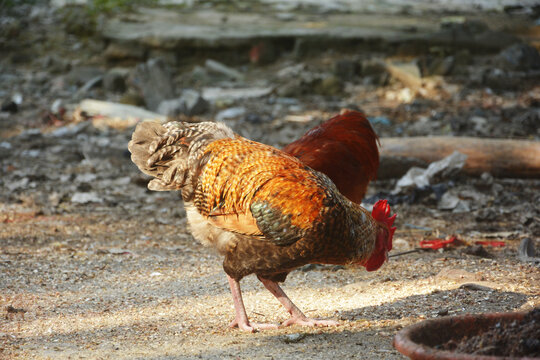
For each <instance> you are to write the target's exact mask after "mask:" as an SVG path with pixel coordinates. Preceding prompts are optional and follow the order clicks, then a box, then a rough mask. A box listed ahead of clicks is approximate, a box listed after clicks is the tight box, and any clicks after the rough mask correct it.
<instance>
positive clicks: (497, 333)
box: [437, 308, 540, 358]
mask: <svg viewBox="0 0 540 360" xmlns="http://www.w3.org/2000/svg"><path fill="white" fill-rule="evenodd" d="M437 348H438V349H442V350H449V351H453V352H456V353H463V354H477V355H492V356H510V357H514V358H515V357H528V358H538V357H540V308H536V309H534V310H532V311H530V312H529V313H527V314H526V315H525V317H524V318H523V319H522V320H521V321H512V322H499V323H497V324H495V325H494V326H492V327H490V328H488V329H485V331H483V332H482V333H480V334H478V335H476V336H471V337H464V338H462V339H461V340H459V341H455V340H450V341H448V342H447V343H445V344H442V345H440V346H437Z"/></svg>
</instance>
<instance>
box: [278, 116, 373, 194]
mask: <svg viewBox="0 0 540 360" xmlns="http://www.w3.org/2000/svg"><path fill="white" fill-rule="evenodd" d="M377 144H378V137H377V135H376V134H375V131H373V128H372V127H371V125H370V123H369V121H368V119H367V118H366V117H365V116H364V115H363V114H362V113H360V112H357V111H345V112H343V113H342V114H340V115H337V116H334V117H333V118H331V119H330V120H328V121H326V122H324V123H322V124H321V125H319V126H317V127H315V128H313V129H311V130H309V131H308V132H307V133H305V134H304V135H303V136H302V137H301V138H300V139H298V140H296V141H294V142H292V143H290V144H289V145H287V146H286V147H285V148H284V149H283V151H284V152H286V153H288V154H290V155H292V156H295V157H297V158H298V159H300V160H301V161H302V162H303V163H304V164H306V165H308V166H309V167H311V168H312V169H315V170H317V171H320V172H322V173H324V174H326V175H327V176H328V177H329V178H330V179H331V180H332V181H333V182H334V183H335V184H336V186H337V188H338V189H339V191H340V192H341V193H342V194H343V195H345V196H346V197H347V198H348V199H349V200H351V201H353V202H355V203H360V202H361V201H362V199H363V197H364V196H365V194H366V189H367V186H368V183H369V182H370V181H371V180H374V179H375V177H376V175H377V170H378V168H379V149H378V146H377Z"/></svg>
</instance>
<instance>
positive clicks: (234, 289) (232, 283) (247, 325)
mask: <svg viewBox="0 0 540 360" xmlns="http://www.w3.org/2000/svg"><path fill="white" fill-rule="evenodd" d="M227 280H229V287H230V288H231V294H232V298H233V302H234V311H235V313H236V317H235V318H234V320H233V321H232V322H231V323H230V325H229V326H230V327H238V328H239V329H240V330H244V331H249V332H255V331H257V330H265V329H277V328H278V325H276V324H257V323H252V322H250V321H249V319H248V317H247V313H246V308H245V307H244V300H242V291H241V290H240V283H239V282H238V281H237V280H235V279H233V278H232V277H230V276H229V275H227Z"/></svg>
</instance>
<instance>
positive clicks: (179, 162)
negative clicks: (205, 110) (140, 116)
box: [128, 121, 234, 199]
mask: <svg viewBox="0 0 540 360" xmlns="http://www.w3.org/2000/svg"><path fill="white" fill-rule="evenodd" d="M224 138H234V133H233V131H232V130H231V129H230V128H228V127H227V126H225V125H224V124H220V123H213V122H201V123H196V124H192V123H182V122H169V123H166V124H161V123H160V122H157V121H144V122H141V123H139V124H138V125H137V127H136V128H135V131H134V132H133V135H132V137H131V141H130V142H129V144H128V149H129V151H130V152H131V160H132V161H133V162H134V163H135V165H137V167H138V168H139V169H140V170H141V171H142V172H144V173H145V174H148V175H150V176H153V177H154V179H152V180H151V181H150V182H149V183H148V188H149V189H150V190H154V191H168V190H182V196H183V197H184V199H186V198H189V197H191V195H192V194H193V189H194V187H195V185H196V181H197V178H198V175H199V174H200V172H201V170H202V168H203V167H204V165H205V163H206V161H207V159H205V157H204V156H203V154H204V149H205V148H206V146H207V145H208V144H210V143H211V142H213V141H215V140H219V139H224Z"/></svg>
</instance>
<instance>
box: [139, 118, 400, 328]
mask: <svg viewBox="0 0 540 360" xmlns="http://www.w3.org/2000/svg"><path fill="white" fill-rule="evenodd" d="M128 147H129V150H130V151H131V153H132V160H133V162H134V163H135V164H136V165H137V166H138V167H139V169H141V171H143V172H145V173H147V174H149V175H152V176H153V177H154V179H153V180H152V181H151V182H150V183H149V185H148V187H149V188H150V189H151V190H157V191H163V190H180V191H181V193H182V198H183V200H184V203H185V206H186V212H187V216H188V221H189V223H190V227H191V231H192V233H193V235H194V237H195V238H197V239H198V240H200V241H201V242H202V243H203V244H206V245H210V246H213V247H215V248H216V249H217V250H218V251H219V252H220V253H221V254H222V255H223V256H224V262H223V268H224V270H225V272H226V274H227V277H228V280H229V285H230V287H231V293H232V295H233V300H234V304H235V310H236V317H235V320H234V321H233V322H232V323H231V326H238V327H240V328H241V329H243V330H248V331H253V330H254V329H257V328H266V327H272V326H271V325H257V324H253V323H250V322H249V320H248V318H247V315H246V312H245V308H244V305H243V301H242V296H241V291H240V285H239V281H240V280H241V279H242V278H243V277H244V276H247V275H249V274H253V273H254V274H256V275H257V277H258V278H259V279H260V280H261V282H262V283H263V284H264V286H265V287H266V288H267V289H268V290H269V291H271V292H272V294H274V295H275V296H276V297H277V298H278V300H279V301H280V302H281V303H282V304H283V306H284V307H285V308H286V309H287V311H288V312H289V313H290V314H291V318H290V319H289V320H287V321H285V322H284V325H290V324H300V325H309V326H316V325H319V326H326V325H332V324H334V323H335V322H332V321H328V320H314V319H309V318H307V317H306V316H305V315H304V314H303V313H302V311H300V309H298V308H297V307H296V306H295V305H294V304H293V303H292V301H291V300H290V299H289V298H288V297H287V295H285V293H284V292H283V290H282V289H281V288H280V287H279V285H278V284H277V282H278V281H284V280H285V278H286V276H287V274H288V273H289V272H290V271H291V270H293V269H295V268H297V267H299V266H302V265H305V264H308V263H326V264H358V265H363V266H366V268H368V270H370V271H371V270H376V269H377V268H379V267H380V266H381V265H382V263H383V262H384V261H385V260H386V259H387V252H388V250H389V248H391V246H392V235H393V229H394V228H392V223H393V219H394V217H391V216H390V208H389V207H388V205H387V204H386V202H381V203H379V204H376V205H375V207H374V211H373V216H372V215H371V214H370V213H369V212H368V211H367V210H365V209H364V208H362V207H361V206H360V205H358V204H356V203H353V202H351V201H349V200H348V199H347V198H345V197H344V196H343V195H342V194H341V193H340V192H339V191H338V189H337V188H336V186H335V185H334V183H332V181H331V180H330V179H329V178H328V177H327V176H326V175H324V174H322V173H320V172H317V171H315V170H313V169H311V168H310V167H308V166H306V164H305V163H303V162H302V161H300V159H297V158H295V157H292V156H290V155H288V154H286V153H284V152H283V151H280V150H278V149H275V148H273V147H271V146H268V145H264V144H260V143H256V142H253V141H250V140H247V139H244V138H242V137H240V136H238V135H236V134H234V133H233V132H232V130H231V129H229V128H227V127H226V126H225V125H223V124H216V123H199V124H188V123H177V122H172V123H168V124H165V125H161V124H159V123H157V122H143V123H141V124H139V125H138V126H137V128H136V129H135V132H134V133H133V137H132V140H131V141H130V143H129V146H128Z"/></svg>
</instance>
